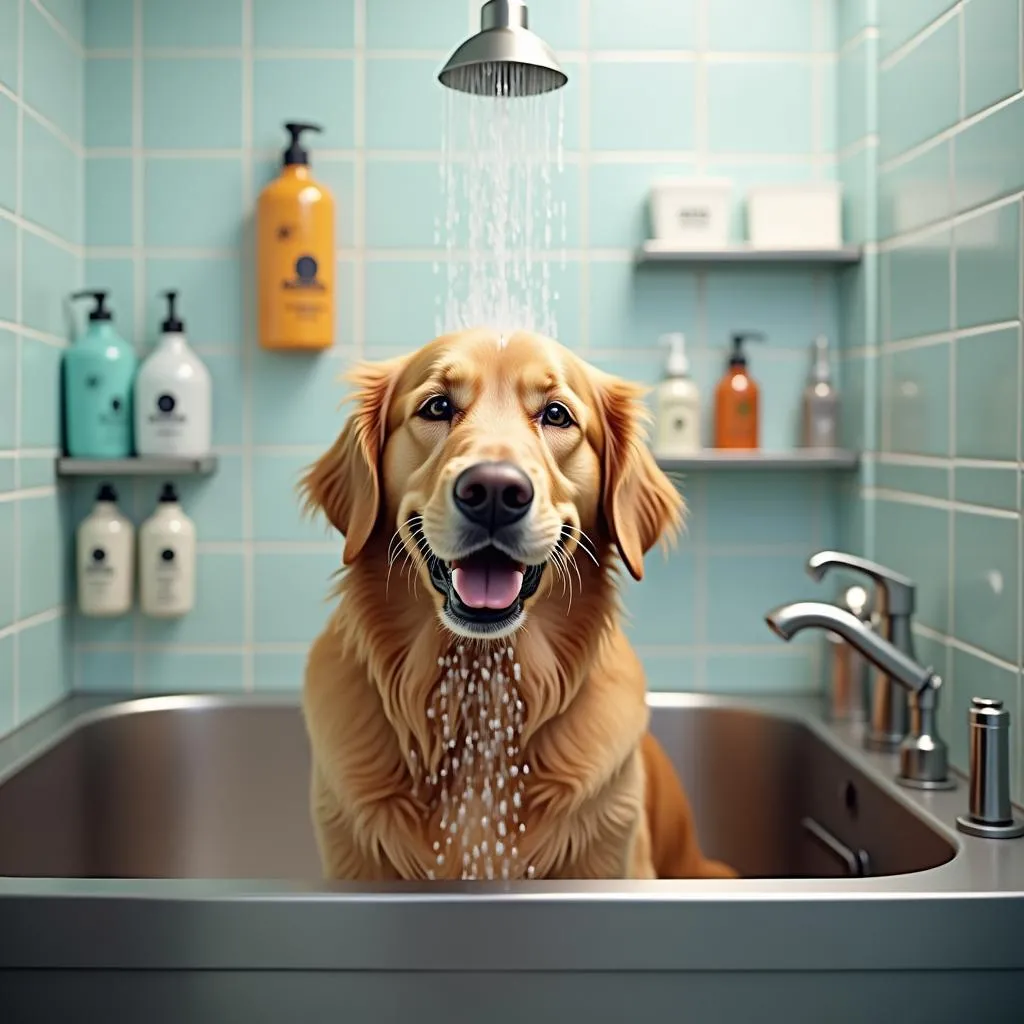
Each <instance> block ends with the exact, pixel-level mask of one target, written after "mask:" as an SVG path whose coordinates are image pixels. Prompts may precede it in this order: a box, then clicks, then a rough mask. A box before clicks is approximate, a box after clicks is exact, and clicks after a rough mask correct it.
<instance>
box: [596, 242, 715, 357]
mask: <svg viewBox="0 0 1024 1024" xmlns="http://www.w3.org/2000/svg"><path fill="white" fill-rule="evenodd" d="M696 317H697V282H696V277H695V276H694V275H693V274H690V273H686V272H683V271H680V270H677V269H674V268H673V269H671V270H668V271H666V268H661V267H648V268H643V269H638V268H637V267H636V266H635V265H634V264H632V263H627V262H599V263H592V264H591V266H590V342H591V346H592V348H594V349H602V348H606V349H631V348H634V347H651V346H655V345H657V343H658V338H659V337H660V335H662V334H666V333H669V332H671V331H683V332H684V333H687V332H693V331H694V330H695V329H696Z"/></svg>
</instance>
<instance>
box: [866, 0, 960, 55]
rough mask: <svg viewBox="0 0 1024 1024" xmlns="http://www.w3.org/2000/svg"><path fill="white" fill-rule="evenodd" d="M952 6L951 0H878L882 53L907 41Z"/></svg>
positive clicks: (889, 51)
mask: <svg viewBox="0 0 1024 1024" xmlns="http://www.w3.org/2000/svg"><path fill="white" fill-rule="evenodd" d="M952 6H953V0H895V2H894V0H878V29H879V35H880V37H881V42H882V53H883V54H889V53H892V51H893V50H895V49H896V48H897V47H899V46H902V45H903V44H904V43H906V42H909V40H910V39H912V38H913V37H914V36H916V35H917V34H918V33H919V32H921V31H922V30H924V29H925V28H927V27H928V26H929V25H931V24H932V22H934V21H935V20H936V18H938V17H939V16H940V15H942V14H945V12H946V11H948V10H949V8H950V7H952ZM953 20H954V21H955V20H956V19H953Z"/></svg>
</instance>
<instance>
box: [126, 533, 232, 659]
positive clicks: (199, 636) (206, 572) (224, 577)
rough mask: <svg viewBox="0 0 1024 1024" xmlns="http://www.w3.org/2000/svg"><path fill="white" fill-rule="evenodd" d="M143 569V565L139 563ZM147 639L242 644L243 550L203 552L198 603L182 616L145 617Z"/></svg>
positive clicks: (198, 562)
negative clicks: (237, 551)
mask: <svg viewBox="0 0 1024 1024" xmlns="http://www.w3.org/2000/svg"><path fill="white" fill-rule="evenodd" d="M140 571H141V565H140ZM142 638H143V641H144V642H145V643H158V644H184V645H189V646H192V645H196V644H241V643H243V642H244V641H245V573H244V571H243V568H242V555H241V554H219V553H218V554H213V553H211V552H208V551H203V552H200V553H199V555H198V557H197V559H196V604H195V607H194V608H193V609H192V611H191V612H189V614H188V615H185V616H183V617H182V618H180V619H150V618H146V617H143V619H142Z"/></svg>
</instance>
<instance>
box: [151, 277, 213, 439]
mask: <svg viewBox="0 0 1024 1024" xmlns="http://www.w3.org/2000/svg"><path fill="white" fill-rule="evenodd" d="M163 294H164V298H166V299H167V316H166V318H165V319H164V321H163V324H162V325H161V332H162V333H161V336H160V341H159V343H158V344H157V346H156V348H155V349H154V350H153V351H152V352H151V353H150V354H149V355H148V356H147V357H146V359H145V360H144V361H143V363H142V366H141V367H140V368H139V373H138V377H137V378H136V383H135V450H136V451H137V452H138V454H139V455H142V456H145V455H163V456H178V457H188V458H200V457H202V456H204V455H208V454H209V452H210V444H211V432H212V420H213V408H212V406H213V386H212V384H211V381H210V371H209V370H208V369H207V368H206V366H205V365H204V364H203V361H202V360H201V359H200V358H199V356H197V355H196V354H195V352H193V351H192V348H191V347H190V345H189V343H188V340H187V339H186V337H185V324H184V322H183V321H182V320H181V319H180V318H179V317H178V315H177V312H176V304H177V299H178V293H177V292H176V291H167V292H164V293H163Z"/></svg>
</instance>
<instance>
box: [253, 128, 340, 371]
mask: <svg viewBox="0 0 1024 1024" xmlns="http://www.w3.org/2000/svg"><path fill="white" fill-rule="evenodd" d="M284 127H285V131H287V132H288V133H289V134H290V135H291V144H290V145H289V146H288V148H287V149H286V150H285V152H284V159H283V167H282V170H281V174H280V175H279V176H278V177H277V178H276V179H275V180H274V181H272V182H271V183H270V184H269V185H267V187H266V188H265V189H264V190H263V191H262V192H261V193H260V197H259V200H258V202H257V205H256V277H257V281H256V291H257V296H258V305H259V338H260V345H261V346H262V347H263V348H266V349H278V350H280V349H286V350H287V349H299V350H307V351H309V350H315V349H324V348H330V347H331V346H332V345H333V344H334V303H335V293H334V288H335V284H334V277H335V270H334V264H335V256H334V197H333V196H332V195H331V193H330V192H329V191H328V190H327V189H326V188H324V186H323V185H320V184H318V183H317V182H316V181H314V180H313V177H312V176H311V175H310V173H309V154H308V152H307V151H306V150H305V149H304V148H303V146H302V133H303V132H306V131H311V132H319V131H320V130H321V129H320V127H319V126H318V125H315V124H301V123H297V122H292V123H289V124H286V125H285V126H284Z"/></svg>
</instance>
